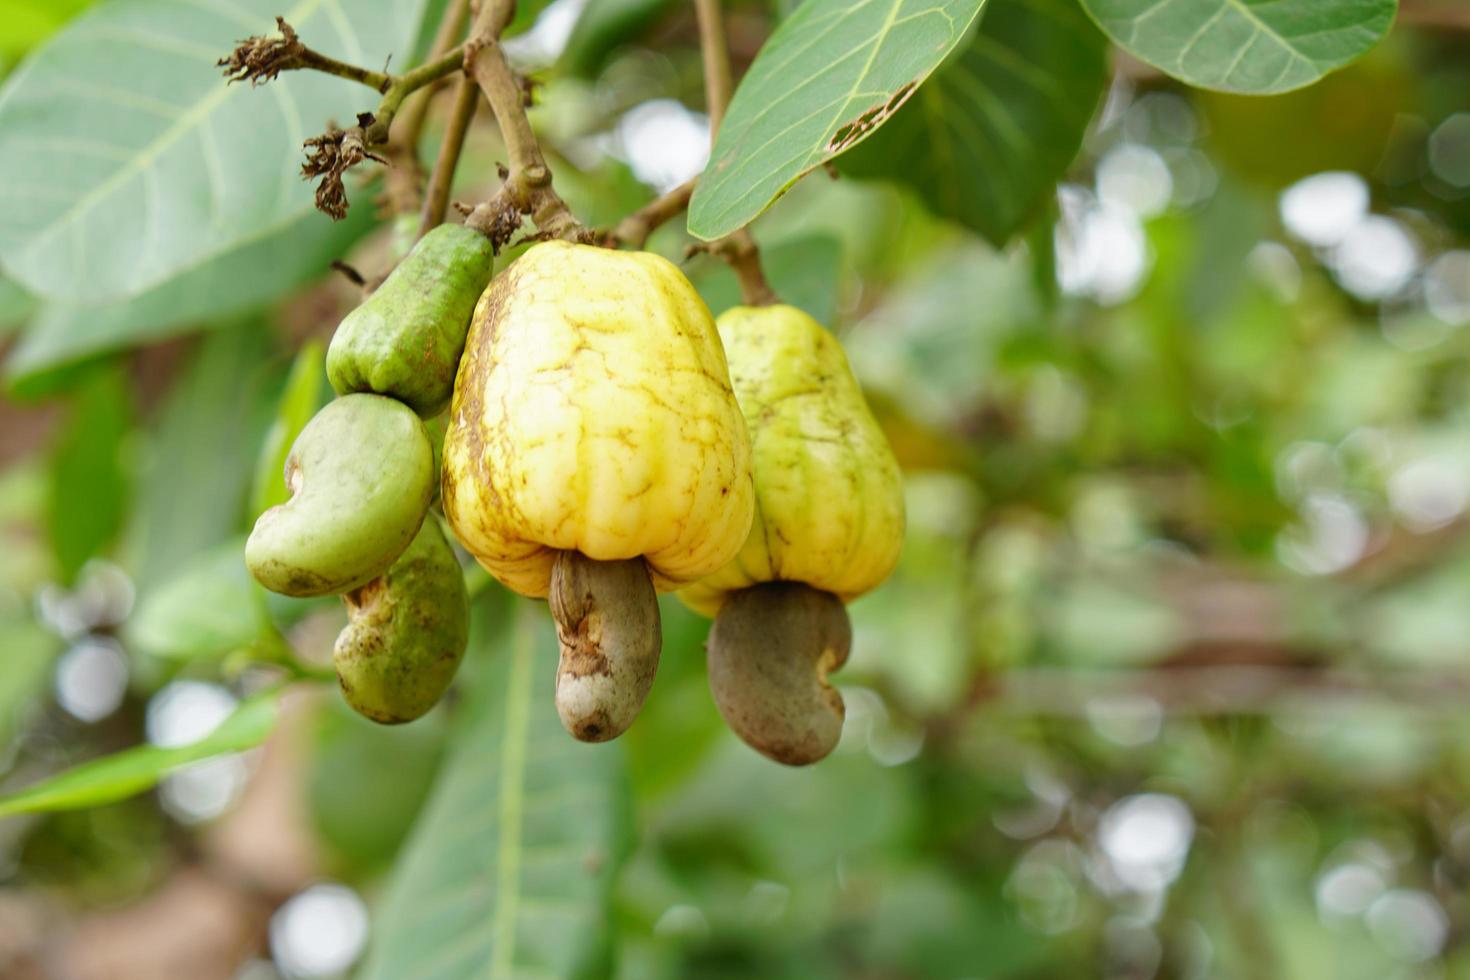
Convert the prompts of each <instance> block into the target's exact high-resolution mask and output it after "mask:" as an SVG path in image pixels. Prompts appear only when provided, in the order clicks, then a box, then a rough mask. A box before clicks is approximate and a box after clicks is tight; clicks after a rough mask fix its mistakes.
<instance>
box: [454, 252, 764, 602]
mask: <svg viewBox="0 0 1470 980" xmlns="http://www.w3.org/2000/svg"><path fill="white" fill-rule="evenodd" d="M442 497H443V501H444V514H445V516H446V517H447V518H448V519H449V523H450V526H451V527H452V528H453V529H454V532H455V534H456V535H457V536H458V537H459V539H460V541H461V542H462V543H463V544H464V546H465V547H466V548H467V549H469V551H470V553H471V554H473V555H474V556H475V558H476V559H478V560H479V562H480V564H482V565H484V566H485V568H486V570H488V571H489V572H490V574H492V575H494V576H495V577H496V578H497V579H499V580H500V581H501V582H502V583H504V584H505V585H506V586H508V587H509V588H511V589H513V590H514V591H516V592H519V593H521V594H522V595H526V596H532V597H537V598H539V597H544V596H545V595H546V594H547V590H548V589H549V587H550V584H551V570H552V566H553V564H554V563H555V561H556V555H557V552H559V551H577V552H581V553H582V554H583V555H586V556H587V557H588V558H592V559H595V560H598V561H615V560H620V559H625V558H638V557H640V556H641V557H642V558H643V559H645V561H646V562H647V564H648V568H649V571H650V573H651V574H652V576H653V581H654V584H655V585H656V586H657V587H658V589H659V590H660V591H668V590H670V589H672V588H674V587H676V586H678V585H679V584H682V583H688V582H692V581H694V580H696V579H699V578H702V577H703V576H705V575H708V574H710V573H711V572H713V571H714V570H715V569H717V568H720V567H721V566H723V565H724V564H725V563H726V562H727V561H729V560H730V559H731V558H732V557H734V555H735V553H736V552H737V551H739V550H740V547H741V545H742V544H743V543H744V542H745V537H746V533H747V532H748V531H749V530H750V524H751V519H752V516H753V510H752V505H753V494H752V485H751V475H750V443H749V439H748V437H747V435H746V430H745V423H744V421H743V420H742V418H741V416H740V409H739V406H738V405H737V404H736V402H735V397H734V395H733V394H732V393H731V390H730V382H729V374H728V369H727V367H726V364H725V355H724V351H723V350H722V349H721V347H720V341H719V337H718V335H717V334H716V332H715V325H714V322H713V320H712V319H711V317H710V315H709V310H708V308H707V307H705V305H704V301H703V300H701V299H700V298H699V294H698V293H696V292H695V291H694V287H693V286H691V285H690V284H689V281H688V280H687V279H686V278H684V274H683V273H682V272H680V271H679V269H678V268H677V267H676V266H675V265H674V264H673V263H671V262H669V261H667V260H666V259H663V258H661V257H659V256H657V255H652V254H649V253H645V252H615V251H611V250H608V249H602V248H595V247H592V246H589V245H573V244H569V243H566V242H560V241H550V242H543V243H540V244H537V245H534V246H532V247H531V248H530V249H528V250H527V251H526V253H525V254H524V255H522V256H521V258H520V259H518V260H517V261H516V262H515V263H514V264H512V265H511V266H510V267H509V268H507V269H506V270H505V271H504V272H502V273H501V274H500V275H498V276H496V277H495V280H494V281H493V282H491V284H490V287H489V288H488V289H487V290H486V291H485V294H484V295H483V296H482V297H481V298H480V302H479V304H478V305H477V306H476V307H475V315H474V320H473V323H472V324H471V326H470V334H469V339H468V341H467V343H466V345H465V353H464V357H463V359H462V360H461V362H460V367H459V378H458V380H457V381H456V383H455V389H454V402H453V404H452V406H451V408H450V421H449V431H448V433H447V434H446V435H445V438H444V472H443V486H442Z"/></svg>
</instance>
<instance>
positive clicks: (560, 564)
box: [547, 551, 663, 742]
mask: <svg viewBox="0 0 1470 980" xmlns="http://www.w3.org/2000/svg"><path fill="white" fill-rule="evenodd" d="M547 597H548V599H549V600H550V602H551V615H552V618H554V619H555V620H556V635H557V639H558V640H560V641H561V662H560V664H559V665H558V666H557V670H556V711H557V714H558V715H560V716H561V723H562V725H563V726H564V727H565V728H566V730H567V731H568V732H570V733H571V734H572V735H573V737H575V738H578V739H580V740H581V741H583V742H605V741H607V740H609V739H613V738H617V737H618V736H619V735H621V734H623V732H625V731H627V730H628V726H629V725H631V724H633V719H635V718H637V717H638V711H639V709H640V708H642V707H643V699H644V698H646V697H647V696H648V690H649V688H650V687H652V686H653V677H654V674H655V673H656V672H657V671H658V656H659V651H660V650H661V649H662V647H663V635H662V633H661V631H660V629H659V615H658V594H657V593H656V592H655V591H654V588H653V582H652V580H651V579H650V578H649V575H648V567H647V565H646V564H645V563H644V561H643V559H642V558H629V559H625V560H621V561H595V560H593V559H591V558H588V557H587V556H586V555H583V554H581V553H580V552H576V551H563V552H561V553H560V554H558V555H557V557H556V563H555V564H554V565H553V566H552V570H551V591H550V593H549V594H548V596H547Z"/></svg>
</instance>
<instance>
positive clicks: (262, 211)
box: [0, 0, 424, 303]
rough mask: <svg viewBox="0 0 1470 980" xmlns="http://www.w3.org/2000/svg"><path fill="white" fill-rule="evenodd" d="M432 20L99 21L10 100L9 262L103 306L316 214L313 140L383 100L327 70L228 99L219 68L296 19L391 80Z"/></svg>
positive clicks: (267, 7) (217, 13) (344, 15)
mask: <svg viewBox="0 0 1470 980" xmlns="http://www.w3.org/2000/svg"><path fill="white" fill-rule="evenodd" d="M423 6H424V0H355V2H353V3H352V4H350V5H344V4H342V3H341V2H340V0H296V2H295V3H293V4H290V5H287V4H282V3H279V2H277V0H128V2H118V3H109V4H104V5H101V6H99V7H97V8H95V9H94V10H91V11H89V12H88V13H87V14H85V15H83V16H82V17H81V18H79V19H78V20H76V21H75V22H74V23H73V24H71V25H70V26H69V27H68V28H67V29H66V30H65V31H63V32H62V33H61V34H60V35H58V36H57V37H56V38H55V39H54V40H53V41H51V42H50V43H49V44H47V45H46V46H45V47H44V48H42V49H40V50H39V51H38V52H37V53H36V54H35V55H34V56H33V57H32V58H31V59H30V61H28V62H27V63H26V64H25V65H24V66H22V67H21V68H20V70H18V71H17V72H16V73H15V74H14V75H13V76H12V77H11V78H10V79H9V81H8V83H7V84H6V86H5V88H4V90H3V91H0V209H3V211H4V213H5V221H4V222H0V263H3V264H4V266H5V268H6V271H7V272H8V273H9V274H11V275H13V276H15V277H16V278H17V279H18V280H20V282H21V283H22V284H24V285H26V286H28V287H30V288H31V289H33V290H35V291H36V292H38V293H42V294H44V295H47V296H53V297H56V298H59V299H67V300H70V301H73V302H84V303H96V302H100V301H102V300H106V299H113V298H116V297H119V296H123V295H128V294H132V293H139V292H142V291H143V290H145V289H148V288H150V287H152V286H155V285H157V284H159V283H162V282H165V281H167V280H169V279H171V278H173V277H175V276H178V275H180V274H182V273H184V272H186V271H188V270H190V269H194V268H197V267H199V266H201V265H204V264H205V263H207V262H209V261H211V260H212V259H214V258H216V257H217V256H219V255H222V254H224V253H225V252H228V251H231V250H232V249H235V248H237V247H239V246H240V245H241V244H242V243H244V242H247V241H254V240H259V239H261V238H263V237H265V236H267V235H269V234H270V233H272V232H275V231H281V230H283V229H285V228H287V227H289V226H291V225H292V224H293V223H294V222H295V221H297V219H299V218H300V217H301V216H302V215H303V214H304V213H306V212H307V211H309V210H310V209H311V207H312V190H311V187H310V186H309V185H307V184H305V183H303V182H302V181H301V179H300V176H299V170H300V164H301V159H302V157H301V144H302V141H303V140H304V139H306V138H307V137H308V136H311V135H313V134H314V133H317V132H319V131H321V130H323V129H325V128H326V124H327V122H328V121H329V120H331V119H336V120H351V119H352V118H353V116H354V114H355V113H357V112H362V111H368V110H371V109H372V108H373V107H374V106H375V105H376V103H377V98H378V97H377V95H376V94H375V93H373V92H372V91H371V90H369V89H367V88H365V87H363V86H360V85H354V84H352V83H349V82H346V81H343V80H341V79H337V78H332V77H329V76H325V75H321V74H318V73H314V72H295V73H290V74H288V75H286V76H283V77H282V78H280V79H278V80H277V81H274V82H272V83H270V84H269V85H267V86H265V87H263V88H258V89H252V88H251V87H250V86H249V85H228V86H227V85H226V84H225V82H224V79H223V78H222V77H221V76H220V73H219V69H218V68H217V67H215V61H216V59H218V58H219V57H221V56H222V55H225V54H227V53H228V52H229V50H230V49H231V48H232V47H233V46H234V44H235V42H236V41H237V40H238V39H239V38H241V37H244V36H245V35H248V34H267V33H270V32H272V31H273V30H274V24H275V20H274V15H276V14H281V15H283V16H284V17H285V18H286V20H287V21H289V22H290V23H291V24H292V25H293V26H295V27H296V28H297V30H298V31H299V32H300V34H301V36H302V38H303V39H304V40H305V41H306V42H307V43H308V44H310V45H312V46H313V47H316V48H318V49H320V50H322V51H323V52H325V53H327V54H330V55H333V56H336V57H339V58H345V59H346V60H348V61H353V62H357V63H360V64H365V65H368V66H371V67H375V68H376V67H380V66H381V65H382V64H383V63H384V62H385V61H386V60H387V59H388V57H389V56H391V55H397V56H398V58H399V59H400V61H401V60H402V59H403V58H404V57H405V52H406V50H407V49H408V48H409V47H410V46H411V45H412V44H413V41H414V38H415V37H416V35H417V33H418V28H419V21H420V17H421V13H422V10H423ZM400 67H401V64H400ZM359 206H363V204H361V203H360V205H359ZM320 220H322V221H325V220H327V219H326V218H321V219H320Z"/></svg>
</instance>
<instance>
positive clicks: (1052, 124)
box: [839, 0, 1108, 246]
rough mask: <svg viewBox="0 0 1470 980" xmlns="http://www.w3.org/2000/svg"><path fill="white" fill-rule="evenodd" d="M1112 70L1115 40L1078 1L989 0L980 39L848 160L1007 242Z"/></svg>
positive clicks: (1053, 174)
mask: <svg viewBox="0 0 1470 980" xmlns="http://www.w3.org/2000/svg"><path fill="white" fill-rule="evenodd" d="M1107 79H1108V57H1107V43H1106V42H1105V41H1104V39H1103V37H1102V35H1101V34H1099V33H1098V32H1097V29H1096V28H1095V27H1093V25H1092V23H1091V22H1090V21H1088V19H1087V17H1086V15H1084V14H1083V13H1082V11H1081V9H1080V8H1078V6H1077V5H1076V3H1075V2H1074V0H990V4H989V6H987V7H986V8H985V16H984V17H983V18H982V19H981V21H980V29H979V30H978V31H977V32H976V33H975V35H974V37H972V38H971V39H970V40H969V41H968V42H967V43H966V44H965V45H964V46H963V47H961V48H960V49H959V50H958V51H957V52H956V53H955V54H954V55H953V56H951V58H950V59H949V60H948V61H947V62H945V64H944V65H943V67H941V68H940V69H939V70H938V71H937V72H935V73H934V77H932V78H931V79H929V81H928V82H927V83H925V85H924V87H923V88H922V89H920V90H919V92H918V94H917V95H915V96H914V97H913V98H912V99H911V100H910V101H909V103H908V105H906V106H904V107H903V109H901V110H899V112H898V114H897V115H896V116H895V117H894V118H893V119H892V121H890V122H889V123H888V124H887V125H886V126H884V127H883V129H882V130H881V131H880V132H879V133H878V134H877V135H876V136H874V137H873V138H872V139H870V140H868V141H866V142H865V143H863V144H862V145H861V146H859V147H857V149H855V150H854V151H853V152H852V153H850V154H848V155H847V156H844V157H843V158H842V161H841V163H840V164H839V166H840V167H841V168H842V170H843V172H844V173H850V174H853V175H854V176H858V177H886V178H890V179H896V180H902V181H904V182H906V183H908V184H910V185H911V186H912V187H913V188H914V189H915V190H916V191H917V192H918V193H919V196H920V197H922V198H923V199H924V201H925V203H926V204H928V205H929V207H930V208H931V209H932V210H933V211H934V212H935V213H936V214H938V215H942V216H944V217H947V218H952V219H954V220H956V221H959V222H962V223H963V224H965V225H968V226H969V227H971V228H973V229H975V230H976V231H978V232H980V233H981V234H982V235H984V236H985V237H986V238H987V239H989V240H990V241H991V242H992V243H993V244H995V245H997V246H1001V245H1004V244H1005V243H1006V242H1007V241H1008V240H1009V239H1010V237H1011V236H1012V235H1014V234H1015V233H1016V232H1017V231H1019V230H1020V229H1021V228H1022V227H1024V226H1025V225H1026V224H1027V222H1028V221H1029V220H1030V219H1031V217H1032V216H1033V215H1034V214H1035V213H1036V211H1037V209H1038V208H1040V207H1041V206H1042V205H1043V204H1044V203H1045V202H1046V201H1047V200H1048V199H1050V197H1051V196H1052V195H1053V194H1054V193H1055V189H1056V182H1057V181H1058V180H1060V179H1061V177H1062V175H1063V174H1064V173H1066V170H1067V167H1068V166H1069V165H1070V164H1071V162H1072V159H1073V158H1074V157H1075V156H1076V155H1077V150H1078V148H1079V147H1081V145H1082V136H1083V134H1084V133H1085V132H1086V130H1087V124H1088V121H1089V120H1091V118H1092V113H1093V110H1094V109H1095V108H1096V106H1097V103H1098V100H1099V98H1101V96H1102V93H1103V89H1104V88H1105V87H1106V85H1107Z"/></svg>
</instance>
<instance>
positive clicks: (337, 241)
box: [5, 208, 373, 392]
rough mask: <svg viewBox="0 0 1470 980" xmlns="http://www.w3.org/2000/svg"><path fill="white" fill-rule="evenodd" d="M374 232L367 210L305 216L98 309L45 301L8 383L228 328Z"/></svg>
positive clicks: (12, 360) (27, 382) (24, 383)
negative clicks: (337, 216)
mask: <svg viewBox="0 0 1470 980" xmlns="http://www.w3.org/2000/svg"><path fill="white" fill-rule="evenodd" d="M372 226H373V216H372V213H371V209H369V208H358V209H354V210H353V211H352V212H350V213H349V214H348V216H347V220H345V221H340V222H333V221H327V220H325V219H324V218H323V217H322V216H321V215H319V214H315V213H313V214H306V215H302V216H301V217H299V218H298V219H297V220H295V221H293V222H292V223H291V224H290V225H289V227H287V228H286V229H285V230H284V231H272V232H270V233H268V234H265V235H262V236H260V237H259V238H257V239H256V240H253V241H249V242H243V243H241V244H240V245H239V247H237V248H235V249H234V250H233V251H230V252H228V253H226V254H224V255H221V256H219V257H218V258H216V259H214V260H212V261H210V262H207V263H205V264H204V265H201V266H198V267H197V268H194V269H191V270H189V271H188V272H185V273H183V274H181V275H179V276H177V277H175V278H173V279H170V280H168V281H167V282H165V283H162V284H161V285H158V286H155V287H154V288H152V289H150V290H148V291H147V292H145V293H142V294H141V295H138V296H134V297H129V298H127V299H124V300H120V301H117V302H113V303H106V304H102V305H96V306H84V305H79V304H77V303H68V302H65V301H56V302H52V303H48V304H46V306H44V307H43V308H42V310H41V312H40V314H39V315H38V316H37V317H36V318H35V319H34V320H33V321H32V322H31V324H30V325H29V326H28V327H27V328H26V331H25V333H24V334H23V335H22V337H21V340H20V342H19V343H18V344H16V347H15V350H14V351H12V352H11V354H10V356H9V357H8V358H7V359H6V362H5V374H6V376H7V379H8V380H9V381H10V383H11V385H12V386H13V387H15V388H17V389H19V390H21V391H22V392H24V391H25V390H26V389H27V388H28V387H30V386H32V385H34V384H35V383H36V381H37V380H38V379H37V375H40V374H42V373H49V372H52V371H54V370H55V369H56V368H58V367H61V366H63V365H68V364H73V363H76V362H77V361H80V360H82V359H85V358H89V357H95V356H96V355H98V354H100V353H104V352H109V351H113V350H117V349H120V348H124V347H129V346H133V345H136V344H141V343H145V342H153V341H159V340H164V339H167V338H169V337H175V336H178V335H179V334H182V333H187V332H188V331H190V330H192V329H196V328H199V327H204V328H210V327H215V326H219V325H221V324H222V323H227V322H229V318H231V317H234V316H236V315H239V314H242V313H246V312H249V311H250V310H253V309H256V308H259V307H261V306H264V305H265V304H267V303H270V302H272V301H274V300H277V299H279V298H281V297H282V296H285V295H286V294H287V293H290V292H291V291H292V290H295V289H298V288H300V287H302V286H304V285H306V284H308V283H310V282H312V281H314V280H316V279H319V278H320V277H321V276H322V275H323V274H325V273H326V272H327V270H328V269H329V268H330V266H331V263H332V261H333V260H334V259H337V258H340V257H341V256H342V255H343V254H344V253H345V252H346V251H347V250H348V249H349V248H350V247H351V246H352V244H353V243H354V242H356V241H357V240H358V239H359V238H361V237H362V236H363V235H364V234H366V233H367V232H368V230H369V229H371V228H372Z"/></svg>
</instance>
